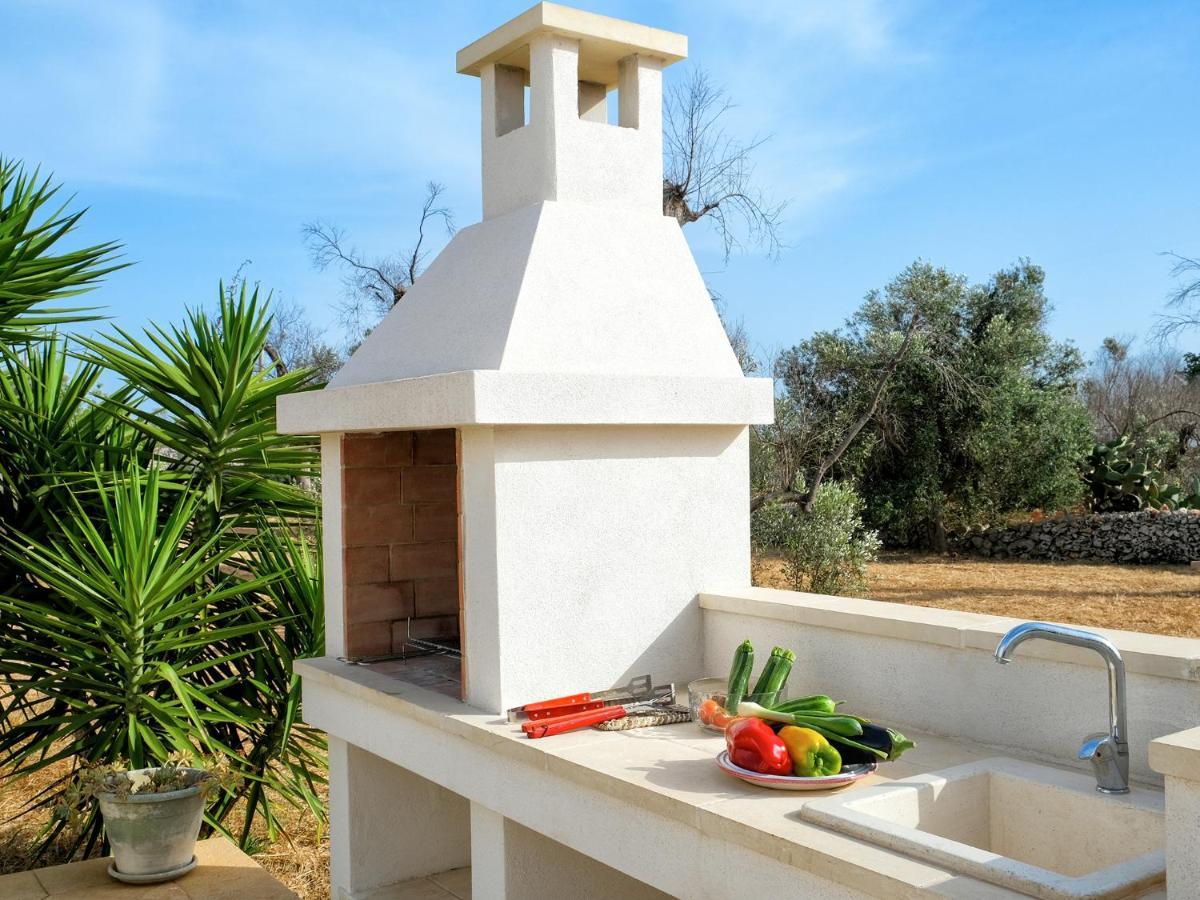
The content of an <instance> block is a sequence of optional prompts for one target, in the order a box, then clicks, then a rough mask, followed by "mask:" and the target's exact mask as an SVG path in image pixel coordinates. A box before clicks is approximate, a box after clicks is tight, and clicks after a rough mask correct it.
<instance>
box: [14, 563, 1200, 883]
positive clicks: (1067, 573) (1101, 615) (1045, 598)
mask: <svg viewBox="0 0 1200 900" xmlns="http://www.w3.org/2000/svg"><path fill="white" fill-rule="evenodd" d="M869 575H870V593H871V596H872V598H874V599H876V600H888V601H892V602H895V603H908V604H912V605H916V606H938V607H943V608H945V609H961V610H969V611H971V612H982V613H992V614H998V615H1006V616H1016V617H1019V618H1025V619H1050V620H1052V621H1059V622H1071V623H1074V624H1078V625H1090V626H1094V627H1107V628H1123V629H1127V630H1131V631H1148V632H1153V633H1157V634H1174V635H1182V636H1185V637H1200V568H1189V567H1187V566H1144V567H1142V566H1114V565H1100V564H1095V563H1032V562H1012V561H999V560H980V559H966V558H964V559H952V558H945V557H932V556H931V557H922V556H912V555H905V554H889V555H886V556H885V557H884V558H883V559H881V560H880V561H879V562H877V563H875V564H874V565H872V566H871V568H870V573H869ZM755 582H756V583H757V584H761V585H764V586H767V587H787V586H788V585H787V584H786V582H785V579H784V577H783V566H782V563H781V562H780V561H779V560H777V559H763V560H759V561H758V562H757V563H756V564H755ZM49 782H50V778H49V777H46V778H37V779H31V780H28V781H25V782H22V783H20V784H16V785H3V786H0V873H4V872H13V871H20V870H22V869H26V868H30V867H31V866H32V865H33V860H32V858H31V856H30V853H29V848H30V846H31V844H32V842H33V840H34V838H35V836H36V834H37V832H38V829H39V828H41V827H42V825H43V824H44V822H45V816H44V815H41V814H30V815H24V816H18V815H17V814H18V813H19V812H20V810H21V809H22V807H23V805H24V804H25V803H26V802H28V800H29V798H30V797H33V796H35V795H36V794H37V793H38V791H39V790H40V789H41V788H42V787H44V786H45V785H46V784H48V783H49ZM14 816H16V818H15V819H14ZM283 819H284V824H285V826H286V828H287V831H288V837H286V838H283V839H280V840H278V841H276V842H274V843H273V844H267V842H266V841H265V839H264V838H262V836H261V835H260V836H259V842H258V846H257V847H256V848H255V850H256V852H255V854H254V855H255V858H256V859H258V860H259V862H260V863H262V865H263V866H265V867H266V868H267V869H268V870H269V871H270V872H271V873H272V874H273V875H274V876H275V877H276V878H278V879H279V880H280V881H282V882H283V883H284V884H286V885H288V886H289V887H290V888H291V889H292V890H294V891H296V893H297V894H299V895H300V896H301V897H302V898H304V900H317V898H324V897H328V896H329V842H328V835H323V834H320V833H319V832H318V829H317V827H316V823H315V822H314V821H313V820H312V817H311V816H309V815H307V814H301V813H298V812H295V813H288V814H285V815H284V816H283ZM233 828H234V830H235V831H236V830H237V823H236V822H235V823H233ZM62 861H64V860H63V859H62V855H61V851H60V852H59V853H58V854H54V853H52V854H51V855H50V856H48V857H47V858H45V859H43V860H41V861H40V862H38V863H37V864H38V865H51V864H53V863H57V862H62Z"/></svg>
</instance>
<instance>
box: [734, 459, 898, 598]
mask: <svg viewBox="0 0 1200 900" xmlns="http://www.w3.org/2000/svg"><path fill="white" fill-rule="evenodd" d="M862 507H863V503H862V499H861V498H860V497H859V496H858V494H857V493H855V491H854V488H852V487H851V486H850V485H848V484H843V483H841V482H837V481H827V482H825V483H824V484H822V485H821V487H820V489H819V490H818V491H817V495H816V497H815V498H814V499H813V505H812V509H811V510H810V511H809V512H807V513H806V512H804V511H803V510H801V509H800V508H799V507H796V508H794V509H791V508H789V507H786V506H784V505H783V504H779V503H770V504H767V505H765V506H763V507H761V508H760V509H758V510H756V511H755V512H754V515H753V516H752V517H751V525H750V534H751V540H752V541H753V542H754V544H755V546H756V547H759V548H761V549H770V550H775V551H777V552H779V553H781V554H782V555H783V558H784V572H785V574H786V575H787V578H788V581H789V582H790V583H791V586H792V588H793V589H794V590H798V591H810V592H812V593H814V594H842V595H845V594H862V593H866V589H867V579H866V575H867V563H869V562H871V561H872V560H873V559H875V558H876V555H877V554H878V552H879V535H878V534H876V533H875V532H874V531H870V530H868V529H866V528H864V527H863V522H862Z"/></svg>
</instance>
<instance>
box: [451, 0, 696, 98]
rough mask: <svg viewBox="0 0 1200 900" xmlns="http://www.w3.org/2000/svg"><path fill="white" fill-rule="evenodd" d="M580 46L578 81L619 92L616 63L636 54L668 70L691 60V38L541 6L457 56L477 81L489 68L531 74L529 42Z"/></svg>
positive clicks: (465, 71)
mask: <svg viewBox="0 0 1200 900" xmlns="http://www.w3.org/2000/svg"><path fill="white" fill-rule="evenodd" d="M551 33H552V34H559V35H564V36H566V37H571V38H576V39H578V40H579V45H580V49H579V79H580V81H591V82H595V83H597V84H603V85H604V86H605V87H608V88H610V89H611V88H614V87H616V86H617V83H618V81H619V76H618V71H617V63H618V62H619V61H620V60H621V59H623V58H624V57H626V56H630V55H632V54H635V53H640V54H644V55H646V56H654V57H657V58H659V59H661V60H663V65H664V66H668V65H670V64H671V63H676V62H679V61H680V60H681V59H686V58H687V35H683V34H676V33H675V32H673V31H663V30H662V29H659V28H651V27H650V26H649V25H639V24H637V23H636V22H626V21H624V20H623V19H614V18H611V17H609V16H601V15H597V14H596V13H591V12H585V11H584V10H581V9H573V8H572V7H569V6H559V5H558V4H557V3H539V4H537V6H533V7H530V8H529V9H527V10H526V11H525V12H523V13H521V14H520V15H519V16H517V17H516V18H515V19H511V20H509V21H508V22H506V23H505V24H503V25H501V26H500V27H499V28H497V29H496V30H495V31H492V32H490V33H488V34H486V35H484V36H483V37H481V38H480V39H479V40H477V41H475V42H474V43H473V44H470V45H468V46H466V47H464V48H463V49H461V50H459V51H458V57H457V59H456V65H457V69H458V72H459V74H462V75H475V76H478V75H479V74H480V72H481V71H482V69H483V67H484V66H486V65H487V64H489V63H501V64H503V65H508V66H514V67H516V68H519V69H524V70H525V71H526V72H528V71H529V41H530V40H531V39H532V38H533V37H534V36H536V35H539V34H551Z"/></svg>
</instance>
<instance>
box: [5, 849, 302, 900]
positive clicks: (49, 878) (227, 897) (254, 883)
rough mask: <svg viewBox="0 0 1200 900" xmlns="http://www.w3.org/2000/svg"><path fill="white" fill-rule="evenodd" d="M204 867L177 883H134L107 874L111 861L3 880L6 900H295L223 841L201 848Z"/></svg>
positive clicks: (19, 874)
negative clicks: (126, 882)
mask: <svg viewBox="0 0 1200 900" xmlns="http://www.w3.org/2000/svg"><path fill="white" fill-rule="evenodd" d="M196 858H197V859H198V860H199V864H198V865H197V866H196V868H194V869H193V870H192V871H191V872H189V873H188V874H186V875H184V876H183V877H182V878H178V879H176V880H175V881H168V882H166V883H165V884H155V885H132V884H122V883H121V882H119V881H114V880H113V879H112V878H110V877H109V875H108V865H109V862H110V861H111V860H110V859H109V858H104V859H89V860H86V861H84V862H77V863H67V864H66V865H62V866H49V867H48V868H45V869H34V870H32V871H29V872H17V873H16V874H14V875H3V876H0V897H3V898H4V900H109V898H112V900H122V898H125V900H128V898H133V897H136V898H137V900H242V898H250V897H253V898H254V900H296V895H295V894H294V893H293V892H292V891H290V890H288V889H287V888H286V887H284V886H283V885H282V884H280V883H279V882H278V881H276V880H275V879H274V878H272V877H271V875H270V874H269V873H268V872H267V871H266V870H265V869H264V868H263V867H262V866H260V865H259V864H258V863H256V862H255V861H254V860H253V859H251V858H250V857H249V856H247V855H246V854H245V853H243V852H242V851H241V850H239V849H238V848H237V847H235V846H234V845H233V844H231V843H230V842H229V841H227V840H225V839H224V838H219V837H217V838H210V839H209V840H206V841H200V842H199V843H197V844H196Z"/></svg>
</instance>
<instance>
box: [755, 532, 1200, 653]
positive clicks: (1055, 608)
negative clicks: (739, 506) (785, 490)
mask: <svg viewBox="0 0 1200 900" xmlns="http://www.w3.org/2000/svg"><path fill="white" fill-rule="evenodd" d="M754 583H755V584H758V585H761V586H763V587H776V588H787V587H789V585H788V584H787V582H786V579H785V578H784V575H783V563H782V562H781V561H780V560H778V559H773V558H770V557H767V558H763V559H759V560H756V562H755V566H754ZM868 583H869V594H870V598H871V599H872V600H886V601H888V602H891V603H906V604H909V605H910V606H936V607H940V608H942V609H958V610H964V611H967V612H978V613H987V614H990V615H999V616H1013V617H1016V618H1020V619H1043V620H1049V621H1052V622H1064V623H1070V624H1074V625H1084V626H1087V625H1090V626H1093V627H1098V628H1120V629H1124V630H1125V631H1145V632H1149V633H1152V634H1173V635H1178V636H1181V637H1200V567H1191V566H1117V565H1108V564H1104V563H1092V562H1053V563H1051V562H1020V561H1016V560H995V559H979V558H975V557H958V558H954V557H943V556H919V555H914V554H909V553H886V554H884V555H883V556H882V557H881V558H880V560H879V561H878V562H876V563H874V564H872V565H871V566H870V567H869V570H868Z"/></svg>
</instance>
